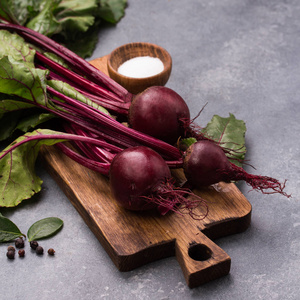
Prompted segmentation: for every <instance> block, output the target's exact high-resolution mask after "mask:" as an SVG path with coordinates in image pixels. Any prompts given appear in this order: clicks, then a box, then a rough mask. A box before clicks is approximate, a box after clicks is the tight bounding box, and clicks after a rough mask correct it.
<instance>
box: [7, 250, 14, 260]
mask: <svg viewBox="0 0 300 300" xmlns="http://www.w3.org/2000/svg"><path fill="white" fill-rule="evenodd" d="M6 256H7V258H8V259H14V258H15V251H12V250H9V251H7V253H6Z"/></svg>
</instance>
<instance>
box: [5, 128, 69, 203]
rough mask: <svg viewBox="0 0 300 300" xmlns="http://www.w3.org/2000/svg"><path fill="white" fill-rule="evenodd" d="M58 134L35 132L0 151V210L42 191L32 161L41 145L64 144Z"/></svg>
mask: <svg viewBox="0 0 300 300" xmlns="http://www.w3.org/2000/svg"><path fill="white" fill-rule="evenodd" d="M57 134H58V133H57V132H55V131H52V130H47V129H38V130H35V131H33V132H30V133H26V134H25V135H23V136H21V137H19V138H17V139H16V140H15V141H14V142H13V143H12V144H10V145H9V146H8V147H7V148H5V149H4V150H3V151H2V152H0V207H1V206H3V207H14V206H17V205H18V204H19V203H21V202H22V201H23V200H25V199H29V198H31V197H32V196H33V195H34V194H35V193H38V192H39V191H40V190H41V185H42V180H41V179H40V178H39V177H38V176H37V175H36V173H35V162H36V159H37V156H38V152H39V150H40V147H41V146H42V145H54V144H55V143H58V142H62V141H65V139H55V136H56V135H57Z"/></svg>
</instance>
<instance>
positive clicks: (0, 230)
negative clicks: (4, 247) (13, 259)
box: [0, 214, 25, 243]
mask: <svg viewBox="0 0 300 300" xmlns="http://www.w3.org/2000/svg"><path fill="white" fill-rule="evenodd" d="M20 236H25V235H24V234H23V233H22V232H21V231H20V229H19V228H18V227H17V225H16V224H15V223H13V222H12V221H11V220H9V219H8V218H6V217H4V216H3V215H2V214H0V243H4V242H9V241H12V240H14V239H16V238H18V237H20Z"/></svg>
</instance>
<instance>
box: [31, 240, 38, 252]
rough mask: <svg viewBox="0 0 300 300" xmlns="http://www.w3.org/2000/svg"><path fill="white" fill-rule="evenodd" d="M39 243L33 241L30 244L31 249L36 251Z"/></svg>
mask: <svg viewBox="0 0 300 300" xmlns="http://www.w3.org/2000/svg"><path fill="white" fill-rule="evenodd" d="M38 245H39V243H38V242H37V241H31V242H30V247H31V248H32V249H33V250H36V248H37V247H38Z"/></svg>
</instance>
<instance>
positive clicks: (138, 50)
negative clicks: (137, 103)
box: [107, 43, 172, 95]
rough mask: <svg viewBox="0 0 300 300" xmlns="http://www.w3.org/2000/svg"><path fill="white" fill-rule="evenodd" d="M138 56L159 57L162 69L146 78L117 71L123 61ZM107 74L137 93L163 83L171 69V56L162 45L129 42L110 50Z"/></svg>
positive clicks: (133, 92)
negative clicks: (128, 75)
mask: <svg viewBox="0 0 300 300" xmlns="http://www.w3.org/2000/svg"><path fill="white" fill-rule="evenodd" d="M139 56H150V57H157V58H159V59H160V60H161V61H162V63H163V64H164V70H163V71H162V72H160V73H158V74H156V75H154V76H150V77H146V78H133V77H127V76H124V75H122V74H120V73H119V72H118V68H119V66H120V65H122V64H123V63H124V62H125V61H127V60H129V59H132V58H134V57H139ZM107 69H108V73H109V76H110V77H111V78H112V79H113V80H115V81H116V82H118V83H119V84H120V85H122V86H123V87H124V88H126V89H127V91H129V92H130V93H132V94H135V95H136V94H138V93H140V92H142V91H144V90H145V89H146V88H148V87H150V86H153V85H161V86H163V85H165V84H166V83H167V81H168V80H169V77H170V74H171V70H172V58H171V56H170V54H169V53H168V52H167V51H166V50H165V49H164V48H162V47H160V46H157V45H155V44H150V43H129V44H126V45H123V46H120V47H118V48H116V49H115V50H114V51H112V52H111V53H110V55H109V57H108V60H107Z"/></svg>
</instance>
